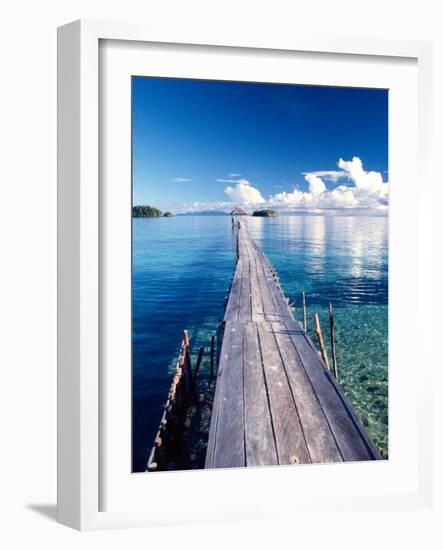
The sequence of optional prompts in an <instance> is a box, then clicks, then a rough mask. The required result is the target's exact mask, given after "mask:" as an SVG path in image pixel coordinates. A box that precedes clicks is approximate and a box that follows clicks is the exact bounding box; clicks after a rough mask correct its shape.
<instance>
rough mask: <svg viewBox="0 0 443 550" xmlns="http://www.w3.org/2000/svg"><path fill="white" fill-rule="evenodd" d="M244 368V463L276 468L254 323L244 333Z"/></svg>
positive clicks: (275, 456)
mask: <svg viewBox="0 0 443 550" xmlns="http://www.w3.org/2000/svg"><path fill="white" fill-rule="evenodd" d="M243 368H244V399H245V444H246V463H247V465H248V466H265V465H273V464H278V458H277V452H276V447H275V439H274V433H273V426H272V419H271V412H270V408H269V401H268V395H267V388H266V383H265V376H264V372H263V365H262V362H261V355H260V345H259V341H258V332H257V325H256V323H247V324H246V325H245V326H244V329H243Z"/></svg>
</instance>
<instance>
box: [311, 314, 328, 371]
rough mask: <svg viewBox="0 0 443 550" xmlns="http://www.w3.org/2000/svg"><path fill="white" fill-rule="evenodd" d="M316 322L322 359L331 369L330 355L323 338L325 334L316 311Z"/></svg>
mask: <svg viewBox="0 0 443 550" xmlns="http://www.w3.org/2000/svg"><path fill="white" fill-rule="evenodd" d="M314 324H315V333H316V335H317V338H318V345H319V346H320V351H321V356H322V359H323V361H324V362H325V363H326V366H327V367H328V369H329V370H330V367H329V361H328V355H327V353H326V348H325V342H324V340H323V334H322V332H321V327H320V320H319V318H318V313H316V314H315V315H314Z"/></svg>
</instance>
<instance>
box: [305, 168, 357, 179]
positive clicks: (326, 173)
mask: <svg viewBox="0 0 443 550" xmlns="http://www.w3.org/2000/svg"><path fill="white" fill-rule="evenodd" d="M311 174H312V175H314V176H318V177H319V178H324V179H326V180H330V181H337V180H339V179H340V178H342V177H344V176H346V172H344V171H343V170H317V171H315V172H303V175H304V176H308V175H311Z"/></svg>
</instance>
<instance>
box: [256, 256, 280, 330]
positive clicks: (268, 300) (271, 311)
mask: <svg viewBox="0 0 443 550" xmlns="http://www.w3.org/2000/svg"><path fill="white" fill-rule="evenodd" d="M255 265H256V270H257V279H258V286H259V288H258V290H259V292H260V295H261V300H262V303H263V314H264V319H265V320H266V321H278V319H279V314H278V312H277V309H276V307H275V304H274V301H273V299H272V296H271V293H270V291H269V288H268V285H267V282H266V279H265V277H264V272H263V267H262V265H261V261H260V258H258V257H257V256H256V257H255Z"/></svg>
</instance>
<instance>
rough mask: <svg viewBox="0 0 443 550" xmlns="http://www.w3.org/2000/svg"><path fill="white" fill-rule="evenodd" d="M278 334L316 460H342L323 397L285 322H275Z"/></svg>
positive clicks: (273, 327) (274, 330) (286, 367)
mask: <svg viewBox="0 0 443 550" xmlns="http://www.w3.org/2000/svg"><path fill="white" fill-rule="evenodd" d="M271 326H272V329H273V332H274V337H275V339H276V341H277V345H278V347H279V350H280V355H281V358H282V361H283V364H284V367H285V370H286V375H287V377H288V381H289V385H290V388H291V392H292V396H293V399H294V401H295V403H296V404H297V411H298V416H299V418H300V422H301V425H302V427H303V432H304V434H305V439H306V444H307V446H308V449H309V454H310V457H311V460H312V462H341V461H342V460H343V457H342V456H341V454H340V450H339V448H338V446H337V442H336V441H335V439H334V435H333V433H332V431H331V427H330V426H329V423H328V420H327V418H326V416H325V413H324V411H323V409H322V407H321V404H320V401H319V400H318V398H317V395H316V393H315V391H314V388H313V387H312V384H311V382H310V380H309V378H308V376H307V374H306V371H305V369H304V367H303V365H302V363H301V361H300V358H299V357H298V355H297V353H294V347H293V345H292V341H291V338H290V336H289V334H288V331H287V330H286V326H285V325H284V323H282V322H280V321H276V322H273V323H271Z"/></svg>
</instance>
